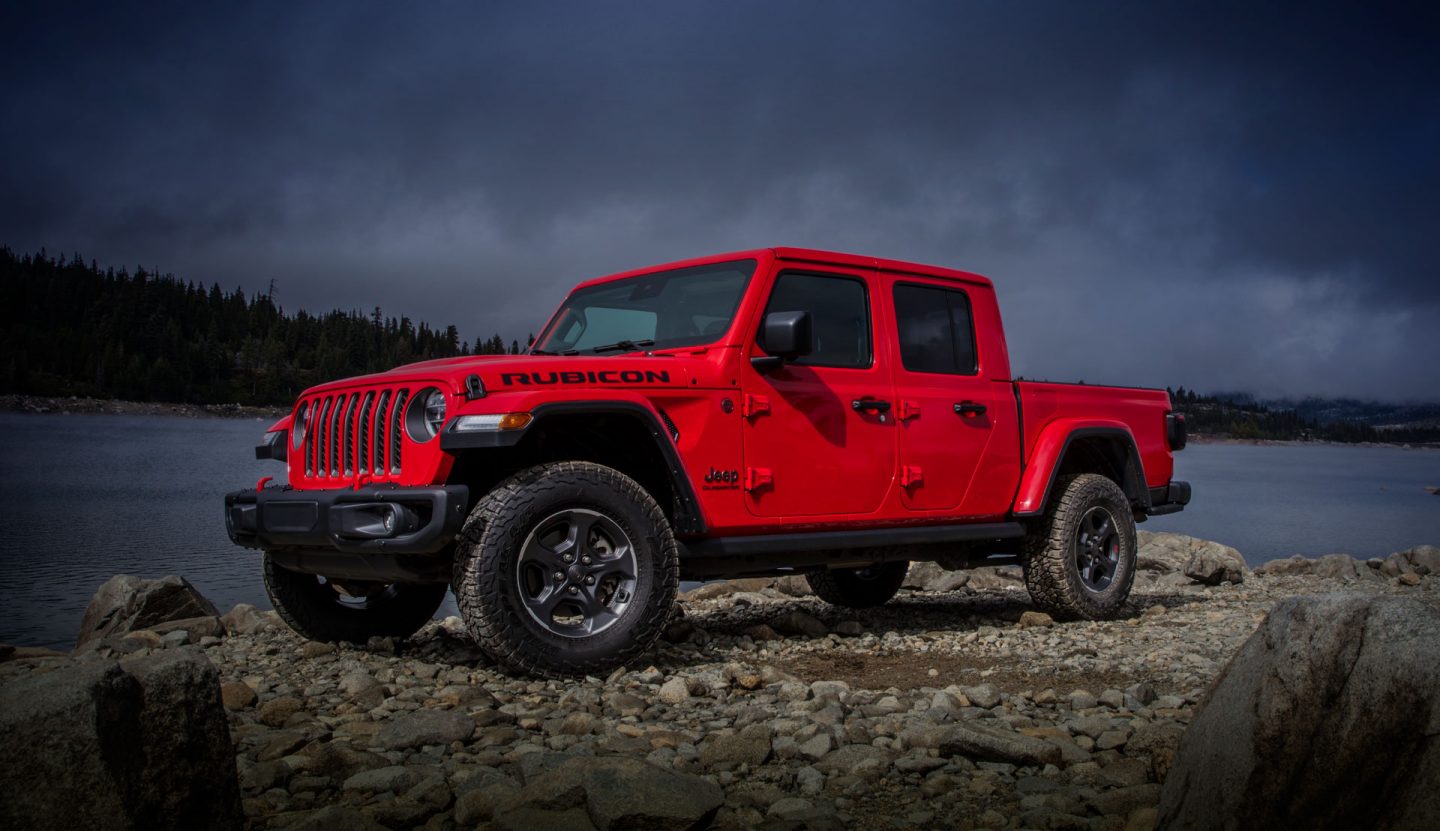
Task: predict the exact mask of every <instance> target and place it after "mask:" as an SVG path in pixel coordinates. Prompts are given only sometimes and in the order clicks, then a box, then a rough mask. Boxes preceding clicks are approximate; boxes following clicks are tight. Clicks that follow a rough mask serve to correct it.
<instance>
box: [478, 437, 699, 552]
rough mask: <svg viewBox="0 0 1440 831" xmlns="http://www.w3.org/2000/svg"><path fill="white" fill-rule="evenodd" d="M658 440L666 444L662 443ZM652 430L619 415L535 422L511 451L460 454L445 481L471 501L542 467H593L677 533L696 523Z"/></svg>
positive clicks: (695, 517) (692, 509)
mask: <svg viewBox="0 0 1440 831" xmlns="http://www.w3.org/2000/svg"><path fill="white" fill-rule="evenodd" d="M661 440H668V439H666V438H664V437H662V439H661ZM656 442H657V439H656V437H655V435H654V434H653V433H652V431H651V429H650V428H649V427H648V426H647V425H646V424H645V422H644V421H643V420H642V418H641V417H640V416H638V415H635V414H631V413H624V412H574V413H555V414H552V415H546V416H544V417H543V418H539V419H537V420H536V422H535V423H534V424H533V425H531V427H530V428H529V429H528V430H526V431H525V437H524V438H523V439H521V440H520V442H519V443H518V444H516V445H515V446H514V447H498V448H486V449H476V450H468V451H464V452H462V453H460V454H458V455H457V457H456V461H455V467H454V469H453V470H452V471H451V474H450V481H451V482H452V483H455V484H465V485H469V486H470V493H471V495H472V497H474V498H475V499H479V498H480V496H482V495H483V494H485V493H487V492H489V491H490V490H491V489H492V488H493V487H495V485H497V484H499V483H500V482H501V481H502V480H504V479H506V478H508V477H509V476H511V475H513V474H515V473H518V472H519V471H521V470H524V469H525V468H527V467H533V466H535V465H539V464H545V463H547V462H561V461H581V462H594V463H595V464H600V465H605V466H606V467H611V468H614V469H616V470H618V471H620V472H621V473H623V474H625V475H626V476H629V477H630V478H631V479H634V480H635V481H636V482H638V483H639V484H640V486H641V487H642V488H644V489H645V490H646V491H647V492H648V493H649V494H650V495H651V496H652V497H654V499H655V501H656V502H657V503H658V504H659V505H660V508H661V510H663V511H664V512H665V516H666V518H668V519H669V520H670V522H671V525H672V526H674V528H675V530H676V531H677V532H680V531H682V530H683V529H685V528H686V527H687V525H688V524H689V523H691V522H693V521H698V516H695V515H694V508H693V506H691V505H688V504H686V503H687V497H688V494H681V493H678V492H677V488H676V484H675V479H674V477H672V475H671V467H670V464H669V463H668V462H667V460H666V458H665V455H664V454H663V453H662V452H661V450H660V447H659V445H658V444H657V443H656Z"/></svg>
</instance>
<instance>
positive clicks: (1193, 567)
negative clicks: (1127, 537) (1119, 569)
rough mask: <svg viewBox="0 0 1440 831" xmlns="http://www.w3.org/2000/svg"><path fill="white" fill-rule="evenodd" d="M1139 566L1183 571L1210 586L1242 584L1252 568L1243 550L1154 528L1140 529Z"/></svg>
mask: <svg viewBox="0 0 1440 831" xmlns="http://www.w3.org/2000/svg"><path fill="white" fill-rule="evenodd" d="M1136 542H1137V543H1138V550H1137V552H1136V556H1135V565H1136V567H1137V568H1139V569H1140V570H1141V571H1153V572H1158V573H1159V574H1162V575H1163V574H1174V573H1182V574H1184V575H1185V576H1186V577H1189V578H1190V579H1191V580H1194V581H1196V582H1199V583H1205V584H1207V585H1211V586H1214V585H1218V584H1220V583H1242V582H1244V580H1245V575H1246V574H1247V573H1249V571H1250V569H1249V567H1248V566H1246V565H1245V558H1244V557H1243V556H1241V554H1240V552H1239V551H1236V550H1235V549H1233V548H1231V547H1230V546H1228V545H1221V544H1220V543H1218V542H1211V541H1210V540H1202V539H1197V538H1195V537H1187V536H1185V535H1184V534H1165V533H1155V532H1151V531H1138V532H1136Z"/></svg>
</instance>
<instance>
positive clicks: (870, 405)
mask: <svg viewBox="0 0 1440 831" xmlns="http://www.w3.org/2000/svg"><path fill="white" fill-rule="evenodd" d="M850 409H852V410H855V411H856V412H862V413H863V412H865V411H866V410H869V411H871V412H875V413H884V412H889V410H890V402H889V401H881V400H879V399H878V398H857V399H855V400H854V401H851V402H850Z"/></svg>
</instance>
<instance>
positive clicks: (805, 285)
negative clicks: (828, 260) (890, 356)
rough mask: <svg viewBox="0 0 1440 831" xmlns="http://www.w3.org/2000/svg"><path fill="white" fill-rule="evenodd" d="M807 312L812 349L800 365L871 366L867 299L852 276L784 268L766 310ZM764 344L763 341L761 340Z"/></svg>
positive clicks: (762, 344) (768, 312)
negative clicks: (785, 270)
mask: <svg viewBox="0 0 1440 831" xmlns="http://www.w3.org/2000/svg"><path fill="white" fill-rule="evenodd" d="M771 312H809V313H810V319H811V325H812V327H813V330H814V332H815V351H814V352H812V353H811V354H809V355H807V356H806V357H804V358H801V359H800V360H798V361H796V362H795V363H797V364H801V365H803V366H833V367H846V368H864V367H868V366H870V299H869V294H868V292H866V291H865V283H864V281H862V280H860V279H858V278H855V277H832V276H826V275H820V274H799V273H795V272H786V273H783V274H781V275H780V277H779V279H777V280H776V281H775V288H774V289H773V290H772V291H771V292H770V302H769V304H768V305H766V306H765V314H767V315H768V314H770V313H771ZM760 345H761V346H762V347H763V346H764V345H765V344H764V343H763V342H762V343H761V344H760Z"/></svg>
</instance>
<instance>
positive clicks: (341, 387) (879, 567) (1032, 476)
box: [225, 248, 1190, 675]
mask: <svg viewBox="0 0 1440 831" xmlns="http://www.w3.org/2000/svg"><path fill="white" fill-rule="evenodd" d="M1184 445H1185V420H1184V417H1183V416H1181V415H1179V414H1177V413H1174V412H1172V411H1171V403H1170V398H1169V396H1168V394H1167V393H1165V392H1164V391H1163V390H1144V389H1122V388H1114V387H1097V386H1087V385H1062V384H1049V383H1029V382H1024V381H1016V380H1014V378H1013V377H1012V376H1011V373H1010V361H1009V357H1008V355H1007V353H1006V347H1005V335H1004V330H1003V328H1002V327H1001V323H1000V311H999V307H998V305H997V304H996V299H995V290H994V287H993V285H992V284H991V283H990V281H989V280H987V279H985V278H984V277H980V276H978V275H975V274H970V273H967V272H963V271H954V270H951V269H946V268H937V267H934V266H926V265H918V264H915V263H906V262H899V261H894V260H883V259H876V258H873V257H860V256H853V255H849V254H835V253H829V252H823V251H813V250H804V249H796V248H773V249H765V250H759V251H746V252H741V253H735V254H725V255H720V256H714V257H705V258H702V259H696V260H688V261H685V262H679V263H671V264H669V265H663V266H655V267H653V268H645V269H640V270H638V271H631V272H626V273H624V274H616V275H613V276H610V277H603V278H600V279H597V280H591V281H589V282H586V283H582V284H581V285H579V286H578V287H576V288H575V289H574V291H572V292H571V293H570V295H569V297H567V298H566V300H565V302H564V303H563V304H562V305H561V306H560V309H559V310H558V311H557V312H556V313H555V315H554V316H553V317H552V318H551V319H550V322H549V323H548V324H546V326H545V328H544V329H543V330H542V332H541V334H540V336H539V337H538V338H537V339H536V341H535V343H534V345H533V347H532V348H531V349H530V351H529V353H528V354H525V355H519V356H493V357H490V356H485V357H462V358H452V359H445V360H438V361H427V362H424V363H418V364H412V365H409V366H404V367H400V368H398V369H395V370H392V371H390V372H385V373H381V374H378V375H370V376H365V377H360V378H349V379H345V380H342V381H335V382H333V383H328V384H323V385H320V386H317V387H315V388H313V389H310V390H307V391H306V392H305V393H304V394H303V395H301V396H300V399H299V401H298V402H297V403H296V405H295V409H294V412H293V413H292V414H291V415H290V416H289V417H287V418H284V419H282V420H281V421H280V422H279V423H277V424H276V425H275V426H274V427H272V428H271V430H270V431H269V433H268V434H267V435H266V438H265V441H264V443H262V444H261V445H260V446H259V447H257V448H256V454H257V456H259V457H261V458H271V459H277V460H280V461H283V462H285V464H286V469H287V474H288V475H287V477H286V478H287V480H288V484H286V485H283V486H274V485H271V486H267V482H266V480H262V481H261V482H260V483H259V485H258V486H257V487H256V488H254V489H250V490H242V491H237V492H235V493H231V494H229V495H228V496H227V497H226V499H225V518H226V524H227V528H228V530H229V533H230V537H231V539H233V540H234V541H235V542H236V543H238V544H240V545H244V546H249V547H252V548H260V549H263V550H264V571H265V581H266V586H267V588H268V590H269V593H270V597H271V599H272V601H273V602H274V604H275V608H276V610H277V611H278V612H279V613H280V615H281V616H282V617H283V618H284V619H285V620H286V621H287V622H288V623H289V624H290V625H291V626H292V627H293V628H294V629H295V630H296V631H297V632H299V633H300V634H302V635H305V636H307V637H310V638H313V639H316V640H324V641H332V640H342V641H355V642H365V641H367V640H368V639H369V638H371V637H373V636H396V637H405V636H408V635H410V634H412V633H413V632H414V631H416V630H417V629H418V628H419V627H420V626H422V625H423V624H424V623H425V622H426V621H427V620H429V619H430V618H431V616H432V615H433V614H434V613H435V611H436V609H437V608H438V607H439V605H440V603H441V602H442V600H443V599H444V596H445V592H446V590H447V588H448V587H453V589H454V592H455V596H456V598H457V601H458V604H459V606H460V611H461V613H462V614H463V616H464V618H465V622H466V626H467V627H468V629H469V630H470V632H471V633H472V634H473V636H474V637H475V639H476V641H477V642H478V643H479V644H480V645H481V647H482V648H483V649H484V650H485V651H486V652H488V653H489V654H490V655H491V656H493V658H494V659H495V660H496V661H497V662H499V663H500V664H502V665H504V666H506V667H508V668H511V669H514V670H518V671H522V672H532V673H539V674H549V675H570V674H579V673H599V672H604V671H606V670H608V669H610V668H612V667H615V666H619V665H622V664H625V663H627V662H629V661H631V660H632V659H634V658H635V657H636V656H637V655H639V654H640V653H641V652H643V651H644V650H645V649H647V648H648V647H649V646H650V645H651V644H652V643H653V642H654V641H655V639H656V638H657V637H658V636H659V634H660V632H661V630H662V629H663V628H664V626H665V625H666V623H667V622H668V621H669V620H670V618H671V612H672V607H673V605H674V601H675V595H676V590H677V587H678V585H679V583H680V581H681V580H682V579H707V578H716V577H734V576H741V575H763V574H777V573H803V574H805V575H806V577H807V579H808V581H809V583H810V585H811V587H812V588H813V589H814V591H815V593H816V594H817V595H818V596H819V597H821V598H822V599H824V600H826V601H828V602H830V603H834V604H839V605H842V606H851V607H863V606H873V605H877V604H881V603H884V602H886V601H887V600H889V599H890V598H891V597H892V596H893V595H894V594H895V593H896V591H898V590H899V588H900V585H901V583H902V581H903V580H904V577H905V573H906V570H907V568H908V566H909V563H910V562H912V561H925V560H933V561H937V562H939V563H941V564H942V565H944V566H945V567H947V568H963V567H966V566H974V565H982V564H996V563H1006V562H1009V563H1015V562H1018V563H1019V564H1021V565H1022V566H1023V568H1024V574H1025V582H1026V586H1027V587H1028V589H1029V591H1030V595H1031V597H1032V598H1033V600H1034V602H1035V603H1036V604H1037V605H1039V606H1040V607H1041V608H1044V609H1046V610H1048V611H1050V612H1052V613H1054V614H1057V615H1062V616H1068V617H1081V618H1096V617H1101V616H1104V615H1107V614H1110V613H1112V612H1115V611H1116V610H1117V609H1119V608H1120V607H1121V606H1122V605H1123V604H1124V603H1125V601H1126V598H1127V596H1128V594H1129V592H1130V587H1131V584H1132V582H1133V579H1134V574H1135V548H1136V543H1135V523H1136V522H1137V521H1143V520H1144V519H1145V518H1146V517H1147V516H1149V515H1153V514H1161V513H1170V512H1173V511H1178V510H1180V509H1181V508H1182V507H1183V506H1184V505H1185V504H1186V503H1187V502H1188V501H1189V499H1190V486H1189V485H1188V484H1186V483H1184V482H1179V481H1174V480H1172V478H1171V476H1172V472H1173V460H1172V456H1171V454H1172V452H1173V451H1176V450H1179V449H1181V448H1182V447H1184Z"/></svg>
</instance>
